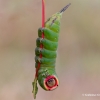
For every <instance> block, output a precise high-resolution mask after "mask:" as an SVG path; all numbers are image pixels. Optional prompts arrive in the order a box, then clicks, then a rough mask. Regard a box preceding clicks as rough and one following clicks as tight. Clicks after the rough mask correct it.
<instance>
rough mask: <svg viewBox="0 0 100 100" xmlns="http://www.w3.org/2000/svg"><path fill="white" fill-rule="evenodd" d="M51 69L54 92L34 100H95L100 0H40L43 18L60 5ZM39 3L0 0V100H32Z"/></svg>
mask: <svg viewBox="0 0 100 100" xmlns="http://www.w3.org/2000/svg"><path fill="white" fill-rule="evenodd" d="M68 3H71V6H70V7H69V8H68V9H67V11H66V12H65V13H64V14H63V17H62V20H61V32H60V37H59V47H58V56H57V63H56V70H57V74H58V77H59V80H60V85H59V88H57V89H56V90H55V91H52V92H46V91H44V90H42V89H41V88H40V86H39V92H38V94H37V100H100V96H99V97H98V96H95V97H85V96H82V94H89V93H91V94H100V0H45V4H46V19H47V18H48V17H50V16H51V15H52V14H54V13H55V12H57V11H59V10H60V9H61V8H63V7H64V6H65V5H66V4H68ZM39 27H41V0H0V100H33V95H32V81H33V79H34V74H35V67H34V66H35V61H34V57H35V55H34V54H35V53H34V49H35V47H36V38H37V30H38V28H39Z"/></svg>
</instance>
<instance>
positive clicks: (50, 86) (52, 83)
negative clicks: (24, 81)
mask: <svg viewBox="0 0 100 100" xmlns="http://www.w3.org/2000/svg"><path fill="white" fill-rule="evenodd" d="M58 85H59V81H58V78H57V77H56V76H55V75H50V76H48V77H47V78H46V79H45V80H44V87H45V89H46V90H48V91H51V90H54V89H56V88H57V87H58Z"/></svg>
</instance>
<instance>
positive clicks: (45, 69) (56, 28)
mask: <svg viewBox="0 0 100 100" xmlns="http://www.w3.org/2000/svg"><path fill="white" fill-rule="evenodd" d="M69 5H70V4H68V5H67V6H65V7H64V8H63V9H62V10H61V11H60V12H58V13H56V14H54V15H53V16H51V17H50V18H49V19H48V20H47V21H46V22H45V27H44V28H39V29H38V38H37V40H36V46H37V47H36V49H35V55H36V57H35V62H36V64H35V67H36V68H37V66H38V63H40V69H39V70H38V77H37V80H38V83H39V84H40V86H41V87H42V88H43V89H44V90H47V91H50V90H54V89H56V88H57V87H58V85H59V80H58V77H57V74H56V72H55V63H56V57H57V52H56V51H57V47H58V39H59V32H60V19H61V17H62V13H63V12H64V11H65V10H66V9H67V8H68V7H69ZM42 33H44V38H42ZM41 44H42V45H43V48H40V45H41ZM40 55H42V58H41V57H40ZM33 84H34V83H33Z"/></svg>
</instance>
